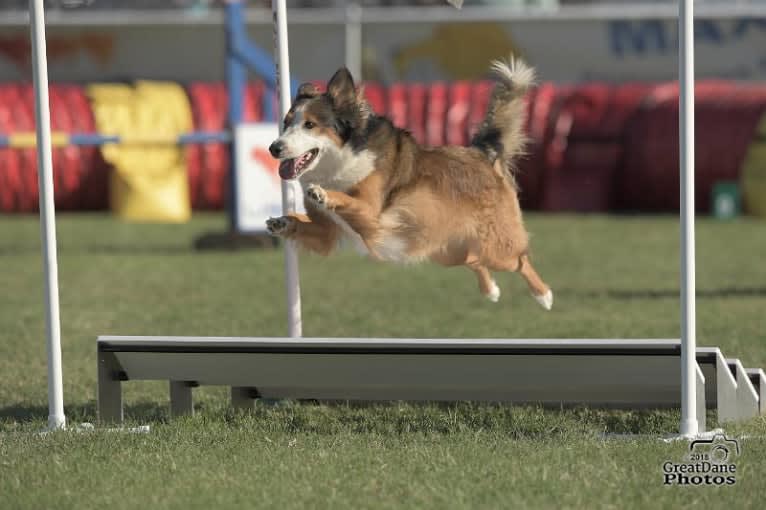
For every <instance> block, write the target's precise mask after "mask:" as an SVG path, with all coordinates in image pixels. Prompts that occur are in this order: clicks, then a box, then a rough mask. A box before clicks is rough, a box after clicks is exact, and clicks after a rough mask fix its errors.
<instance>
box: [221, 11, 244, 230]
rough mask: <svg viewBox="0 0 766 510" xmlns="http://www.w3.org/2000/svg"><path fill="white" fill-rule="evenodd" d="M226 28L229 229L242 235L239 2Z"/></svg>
mask: <svg viewBox="0 0 766 510" xmlns="http://www.w3.org/2000/svg"><path fill="white" fill-rule="evenodd" d="M225 6H226V7H225V18H224V19H225V25H226V89H227V92H228V96H229V115H228V119H227V120H228V123H229V129H230V130H231V134H232V137H231V143H230V144H229V197H228V203H229V229H230V230H231V231H233V232H239V205H238V204H237V166H236V161H237V160H236V155H237V141H236V140H237V139H236V136H235V133H234V128H236V126H237V124H239V123H240V122H242V98H243V95H244V93H245V84H246V83H247V69H246V68H245V66H244V64H243V63H242V61H241V60H240V58H239V55H238V47H239V37H240V33H239V32H240V31H241V30H244V25H245V23H244V18H243V12H242V11H243V6H242V2H241V1H240V0H229V1H228V2H226V4H225Z"/></svg>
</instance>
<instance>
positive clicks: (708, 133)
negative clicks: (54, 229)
mask: <svg viewBox="0 0 766 510" xmlns="http://www.w3.org/2000/svg"><path fill="white" fill-rule="evenodd" d="M224 4H225V2H223V1H221V0H133V1H131V0H50V1H47V2H46V5H47V8H48V9H47V13H48V15H47V21H48V34H47V35H48V57H49V69H50V79H51V83H52V85H51V108H52V122H53V129H54V130H55V131H56V132H57V133H59V135H58V138H56V141H57V147H56V148H55V149H54V167H55V168H54V171H55V180H56V186H57V188H56V202H57V207H58V208H59V209H61V210H92V209H95V210H100V209H108V208H110V207H111V208H112V209H115V208H116V209H120V208H123V209H124V207H126V206H125V203H126V202H129V201H130V200H131V199H130V198H126V197H127V196H129V195H130V194H131V193H134V192H138V193H142V192H141V191H140V188H141V187H142V186H143V188H144V191H143V193H144V194H145V195H146V194H147V193H148V194H151V193H155V195H157V197H159V198H157V197H155V199H154V200H155V201H157V200H159V201H160V202H162V201H165V202H171V203H172V202H182V203H181V204H180V205H179V206H178V207H176V209H179V207H180V209H183V208H184V204H183V203H185V204H186V206H188V207H189V208H190V209H191V210H202V209H213V210H217V209H224V208H225V207H226V205H227V203H229V202H230V201H231V193H230V192H229V187H228V184H227V183H228V176H229V174H230V171H231V161H232V154H231V152H230V150H229V147H228V145H227V143H226V141H227V139H228V138H227V135H226V133H228V132H229V130H228V126H227V120H226V119H227V108H228V101H227V88H226V85H225V73H226V56H227V52H226V40H227V39H226V34H225V26H224V13H223V8H224ZM245 4H246V9H245V11H244V20H245V23H246V27H247V32H248V34H249V37H250V39H251V40H252V41H253V43H254V44H255V45H256V46H257V47H259V48H260V49H261V50H262V51H263V52H264V53H265V54H267V55H269V56H270V55H272V54H273V37H274V36H273V27H272V15H271V10H270V2H269V1H268V0H251V1H249V2H245ZM287 4H288V21H289V37H290V57H291V72H292V75H293V77H294V78H295V79H297V80H300V81H309V80H311V81H317V82H322V81H323V80H326V79H328V78H329V76H330V75H331V74H332V73H333V72H334V70H335V69H336V68H337V67H339V66H341V65H346V66H347V67H349V69H351V70H352V72H353V73H354V75H355V76H356V77H357V79H358V80H359V81H362V82H364V84H365V90H366V93H367V96H368V99H369V101H370V102H371V104H372V106H373V108H374V109H375V110H376V111H377V112H379V113H382V114H386V115H389V116H390V117H391V118H392V119H393V120H394V122H395V123H397V124H398V125H400V126H402V127H406V128H408V129H409V130H410V131H411V132H412V133H413V134H414V136H415V137H416V138H418V139H419V140H420V141H422V142H424V143H428V144H443V143H456V144H465V143H467V142H468V140H469V139H470V135H471V133H472V132H473V130H474V129H475V127H476V125H477V124H478V122H479V121H480V120H481V118H482V117H483V115H484V110H485V108H486V104H487V101H488V98H489V93H490V91H491V82H489V81H487V78H488V76H487V69H488V65H489V63H490V61H492V60H493V59H496V58H505V57H507V56H508V55H509V54H513V55H516V56H519V57H521V58H524V59H525V60H527V61H528V62H529V63H530V64H531V65H533V66H534V67H535V68H536V69H537V70H538V74H539V86H538V87H537V88H536V89H535V90H534V91H533V92H532V93H530V95H529V98H528V112H529V119H528V123H527V128H528V132H529V136H530V138H531V143H530V150H529V155H528V156H527V157H526V158H525V159H524V161H523V162H522V164H521V169H520V177H519V181H520V184H521V188H522V195H521V198H522V202H523V205H524V206H525V207H526V208H527V209H530V210H541V211H576V212H652V213H657V212H659V213H671V212H674V211H676V210H677V208H678V201H679V199H678V127H677V126H678V120H677V116H678V106H677V102H678V87H677V83H676V82H675V81H674V80H675V78H676V76H677V66H678V61H677V47H678V46H677V45H678V30H677V24H676V23H677V21H676V15H677V2H676V1H670V0H668V1H651V2H648V1H642V0H630V1H627V0H626V1H615V0H611V1H586V0H583V1H570V0H526V1H525V0H466V1H465V3H464V7H463V9H462V10H455V9H453V8H452V7H450V6H448V5H447V4H446V3H445V2H444V1H443V0H360V1H345V0H288V2H287ZM695 4H696V15H697V21H696V25H695V36H696V51H697V56H696V74H697V78H698V83H697V89H696V125H697V149H696V150H697V153H696V164H697V166H696V172H697V173H696V179H697V180H696V186H697V196H696V200H697V201H696V204H697V208H698V211H699V212H701V213H709V214H713V215H716V216H718V217H731V216H734V215H737V214H740V213H746V214H751V215H755V216H766V117H764V112H766V1H765V0H751V1H715V0H708V1H698V2H695ZM26 8H27V1H26V0H2V1H0V212H4V213H20V212H33V211H35V210H36V208H37V200H38V197H37V173H36V161H35V154H34V149H33V146H32V143H33V139H32V142H30V133H31V132H32V131H33V128H34V124H33V100H32V88H31V83H30V82H31V70H30V57H31V49H30V43H29V35H28V28H27V22H28V18H27V14H26ZM267 78H268V77H267ZM248 79H249V82H248V85H247V87H246V89H245V94H244V97H243V105H242V117H243V119H244V120H246V121H258V122H260V121H273V120H275V117H274V115H275V112H276V111H277V108H276V107H275V97H274V96H275V95H274V91H273V88H272V87H270V85H269V79H265V80H264V77H263V76H257V75H255V74H250V75H249V78H248ZM193 132H213V133H222V135H221V136H220V137H219V139H216V140H213V141H211V140H207V141H205V142H204V143H184V144H183V145H176V144H175V143H167V142H168V140H175V139H176V138H177V137H178V136H181V135H183V134H185V133H193ZM92 133H101V134H105V135H110V134H119V135H121V136H122V138H123V139H126V140H127V139H128V138H130V139H132V140H133V143H132V144H130V145H129V146H121V145H115V144H108V145H103V146H97V145H88V144H83V143H80V144H77V143H69V142H71V141H72V137H71V135H73V134H75V135H77V134H92ZM136 140H138V142H136ZM187 142H188V140H187ZM163 144H164V145H167V147H158V146H159V145H163ZM257 156H258V155H257V154H256V155H255V156H254V158H256V159H257ZM262 163H263V164H265V165H266V166H269V163H265V162H262ZM115 168H119V171H116V170H115ZM272 170H273V169H272ZM120 175H121V176H122V177H120ZM146 188H151V189H152V190H153V191H148V192H147V191H146ZM137 190H138V191H137ZM157 190H160V191H161V192H158V191H157ZM174 190H175V191H174ZM254 193H256V194H257V193H258V191H257V190H256V191H254ZM171 209H172V207H171ZM118 212H119V211H118ZM123 212H124V210H123ZM165 213H167V211H166V212H165ZM165 213H163V212H160V213H158V214H157V217H156V218H150V219H157V220H160V221H161V220H163V219H167V220H168V221H183V220H184V219H185V218H188V214H187V213H183V212H181V213H180V214H175V213H172V212H171V213H167V214H165ZM163 214H165V215H164V216H163ZM127 216H128V217H129V216H130V214H127ZM139 216H140V215H139ZM150 216H151V215H150Z"/></svg>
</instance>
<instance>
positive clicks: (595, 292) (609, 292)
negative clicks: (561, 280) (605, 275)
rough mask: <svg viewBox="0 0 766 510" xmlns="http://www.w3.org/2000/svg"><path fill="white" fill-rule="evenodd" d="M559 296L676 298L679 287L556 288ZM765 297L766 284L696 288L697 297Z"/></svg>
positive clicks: (637, 298)
mask: <svg viewBox="0 0 766 510" xmlns="http://www.w3.org/2000/svg"><path fill="white" fill-rule="evenodd" d="M556 291H557V294H558V295H559V296H568V297H573V298H578V299H598V298H607V299H616V300H624V301H630V300H645V299H652V300H653V299H678V298H679V296H680V290H679V289H592V290H576V289H570V288H561V289H556ZM762 297H766V286H762V287H721V288H718V289H698V290H697V298H698V299H725V298H762Z"/></svg>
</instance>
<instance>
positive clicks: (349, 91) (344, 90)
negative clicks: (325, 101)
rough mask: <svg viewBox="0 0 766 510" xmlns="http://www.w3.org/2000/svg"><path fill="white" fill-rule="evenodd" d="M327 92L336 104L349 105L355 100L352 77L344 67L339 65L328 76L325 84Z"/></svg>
mask: <svg viewBox="0 0 766 510" xmlns="http://www.w3.org/2000/svg"><path fill="white" fill-rule="evenodd" d="M327 93H328V94H329V95H330V97H331V98H332V100H333V101H334V102H335V104H336V105H350V104H353V103H355V102H356V88H355V87H354V78H352V77H351V73H350V72H349V71H348V69H346V68H345V67H341V68H340V69H338V71H337V72H336V73H335V74H334V75H333V77H332V78H330V83H328V84H327Z"/></svg>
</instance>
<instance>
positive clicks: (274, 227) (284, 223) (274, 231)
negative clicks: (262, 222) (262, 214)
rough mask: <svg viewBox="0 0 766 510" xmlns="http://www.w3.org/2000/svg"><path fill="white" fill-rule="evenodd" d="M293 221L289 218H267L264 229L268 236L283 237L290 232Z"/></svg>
mask: <svg viewBox="0 0 766 510" xmlns="http://www.w3.org/2000/svg"><path fill="white" fill-rule="evenodd" d="M294 221H295V220H293V218H291V217H290V216H280V217H279V218H269V219H268V220H266V228H267V229H268V231H269V234H271V235H273V236H285V235H287V234H289V233H291V232H292V230H293V223H294Z"/></svg>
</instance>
